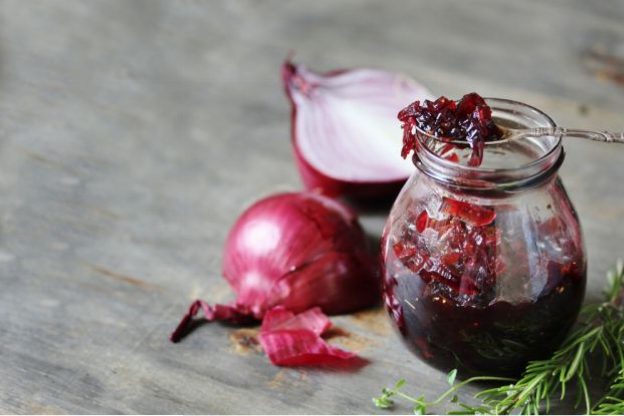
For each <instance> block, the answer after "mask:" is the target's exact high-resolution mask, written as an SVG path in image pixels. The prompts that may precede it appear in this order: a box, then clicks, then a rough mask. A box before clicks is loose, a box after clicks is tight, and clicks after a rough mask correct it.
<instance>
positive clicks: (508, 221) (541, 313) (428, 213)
mask: <svg viewBox="0 0 624 416" xmlns="http://www.w3.org/2000/svg"><path fill="white" fill-rule="evenodd" d="M382 264H383V279H384V300H385V305H386V307H387V309H388V312H389V313H390V316H391V317H392V320H393V321H394V323H395V325H396V327H397V328H398V330H399V332H400V333H401V335H402V337H403V339H404V341H405V342H406V343H407V345H408V346H409V348H410V349H411V350H412V351H414V352H415V353H416V354H417V355H419V356H420V357H421V358H422V359H424V360H425V361H426V362H428V363H430V364H432V365H434V366H435V367H438V368H442V369H445V370H449V369H452V368H460V369H461V370H462V372H463V374H474V373H480V374H517V373H518V372H519V371H520V370H521V369H522V367H523V366H524V365H525V364H526V362H527V361H528V360H532V359H539V358H544V357H546V356H548V354H549V353H550V352H552V351H553V350H554V349H555V348H556V347H557V346H558V345H559V344H560V343H561V341H562V340H563V338H564V337H565V336H566V334H567V332H568V330H569V329H570V327H571V326H572V324H573V323H574V321H575V319H576V317H577V315H578V312H579V310H580V307H581V303H582V300H583V296H584V292H585V282H586V256H585V249H584V244H583V238H582V233H581V228H580V224H579V221H578V218H577V215H576V212H575V210H574V208H573V206H572V203H571V202H570V199H569V198H568V196H567V193H566V191H565V189H564V187H563V185H562V183H561V181H560V179H559V178H558V177H557V175H556V174H554V175H552V176H551V177H550V178H548V179H547V180H545V181H544V182H543V183H542V184H540V185H539V186H534V187H532V188H530V189H523V190H521V191H519V192H515V193H513V194H509V195H505V196H502V197H501V196H500V195H498V196H495V197H488V196H487V195H479V194H478V193H470V194H466V193H463V192H460V191H457V190H453V189H452V187H449V186H447V185H444V184H442V183H440V182H438V181H436V180H434V179H432V178H430V177H428V176H427V175H425V174H423V173H422V172H419V171H416V172H415V173H414V175H413V176H412V177H411V178H410V179H409V180H408V182H407V183H406V185H405V186H404V188H403V190H402V191H401V194H400V195H399V197H398V199H397V201H396V202H395V204H394V206H393V208H392V210H391V213H390V216H389V218H388V221H387V223H386V227H385V229H384V233H383V237H382Z"/></svg>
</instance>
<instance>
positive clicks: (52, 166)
mask: <svg viewBox="0 0 624 416" xmlns="http://www.w3.org/2000/svg"><path fill="white" fill-rule="evenodd" d="M0 19H1V21H0V150H1V151H0V195H2V197H0V288H1V290H0V316H1V317H2V322H3V323H2V325H0V411H1V412H7V413H190V414H194V413H370V412H380V411H378V410H377V409H375V408H373V407H372V404H371V401H370V398H371V396H373V395H375V394H377V393H378V391H379V389H380V388H381V387H382V386H384V385H387V384H390V383H393V382H394V381H395V380H396V379H397V378H399V377H405V378H406V379H407V382H408V385H409V386H410V389H411V390H413V391H417V392H419V393H422V394H425V395H428V396H433V395H434V394H435V393H436V392H438V391H440V389H442V388H444V386H445V383H446V381H445V377H444V375H442V374H440V373H439V372H437V371H435V370H433V369H431V368H429V367H427V366H426V365H425V364H423V363H422V362H420V361H419V360H418V359H416V358H415V357H413V356H412V355H410V354H409V353H408V352H407V350H406V349H405V348H404V347H403V346H402V345H401V343H400V342H399V340H398V338H397V337H396V336H395V335H394V333H393V332H392V331H391V329H390V327H389V326H388V323H387V322H386V318H385V316H384V313H383V312H382V311H380V310H372V311H367V312H362V313H361V314H357V315H353V316H343V317H337V318H336V319H335V323H336V325H337V326H338V327H340V328H342V330H343V331H344V333H343V335H342V336H337V337H336V338H335V339H334V340H333V341H332V342H336V343H337V344H342V345H347V346H350V347H353V348H355V349H357V350H359V351H360V354H361V355H362V356H363V357H365V358H367V359H369V360H370V361H371V363H370V364H369V365H368V366H366V367H364V368H362V369H360V370H359V371H358V372H356V373H345V372H328V371H322V370H314V369H305V370H303V369H280V368H276V367H273V366H271V365H270V364H269V363H268V362H267V360H266V358H265V357H264V356H263V355H261V354H260V353H259V352H258V351H257V350H256V349H254V348H248V349H247V350H245V351H244V353H241V350H240V349H237V347H236V346H235V345H233V344H232V343H233V342H239V340H240V339H244V338H245V337H244V336H242V335H241V333H237V332H236V331H237V329H236V328H228V327H225V326H221V325H216V324H215V325H204V326H202V327H200V328H199V329H198V330H197V331H196V332H195V333H194V334H193V335H192V336H190V337H188V338H187V339H185V340H184V342H182V343H180V344H177V345H172V344H170V343H169V342H168V340H167V335H168V333H169V332H170V331H171V330H172V328H173V326H174V325H175V323H176V321H177V319H178V318H179V317H180V315H181V314H182V313H183V311H184V309H185V308H186V306H187V302H188V301H189V300H190V299H192V298H194V297H196V296H202V297H204V298H206V299H208V300H210V301H219V300H226V299H228V296H230V294H229V292H228V290H227V285H226V284H225V283H224V282H223V280H222V279H221V278H220V276H219V270H220V257H221V249H222V244H223V241H224V238H225V235H226V233H227V230H228V228H229V226H230V225H231V224H232V222H233V221H234V219H235V218H236V216H237V215H238V214H239V213H240V212H241V211H242V209H243V208H244V207H245V206H247V205H249V204H250V203H251V202H253V201H254V200H256V199H258V198H259V197H261V196H263V195H267V194H270V193H273V192H276V191H283V190H295V189H299V188H300V187H301V185H300V182H299V179H298V177H297V173H296V171H295V168H294V165H293V161H292V157H291V148H290V142H289V109H288V106H287V102H286V100H285V98H284V96H283V93H282V89H281V86H280V83H279V77H278V68H279V65H280V63H281V61H282V60H283V59H284V57H285V56H286V55H287V54H288V52H289V51H290V50H295V51H296V58H297V59H298V60H300V61H303V62H306V63H307V64H309V66H311V67H313V68H316V69H319V70H327V69H332V68H337V67H345V66H347V67H352V66H366V67H368V66H371V67H384V68H388V69H392V70H396V71H402V72H405V73H407V74H409V75H411V76H413V77H414V78H416V79H418V80H420V81H421V82H423V83H424V84H426V85H428V86H429V87H430V88H431V89H432V90H433V91H434V92H435V93H437V94H447V95H450V96H458V95H461V94H463V93H465V92H467V91H473V90H476V91H479V92H480V93H482V94H484V95H487V96H502V97H510V98H515V99H518V100H521V101H525V102H527V103H530V104H533V105H535V106H538V107H540V108H542V109H543V110H545V111H546V112H548V113H549V114H551V115H552V116H553V117H554V118H555V120H557V121H558V122H559V123H560V124H562V125H566V126H575V127H581V128H587V127H593V128H609V129H621V128H624V122H623V118H622V113H623V111H624V88H623V86H622V84H621V82H619V80H620V79H621V72H618V71H622V68H621V67H620V66H618V62H621V60H622V58H623V56H624V55H623V54H624V52H623V51H624V26H623V25H622V23H621V22H622V19H624V2H621V1H611V2H585V1H582V0H575V1H563V0H560V1H550V2H541V1H537V0H531V1H523V2H513V3H511V2H504V3H503V2H495V1H471V2H463V1H449V0H438V1H435V2H428V1H411V2H408V1H398V2H376V1H373V0H367V1H355V0H346V1H341V2H334V1H329V0H321V1H314V2H303V1H294V2H288V3H286V2H281V1H277V0H272V1H263V2H254V1H227V2H225V1H223V2H208V1H206V2H201V1H175V2H166V1H133V2H127V1H123V0H112V1H93V2H81V1H69V0H61V1H56V2H22V1H19V0H14V1H2V2H0ZM618 74H619V75H618ZM566 150H567V160H566V163H565V165H564V167H563V169H562V171H561V175H562V178H563V180H564V182H565V184H566V185H567V188H568V190H569V192H570V195H571V197H572V199H573V201H574V202H575V204H576V206H577V208H578V211H579V214H580V217H581V218H582V222H583V225H584V231H585V236H586V240H587V246H588V251H589V259H590V282H589V293H588V297H590V298H592V297H596V296H597V294H598V293H599V290H600V288H601V287H602V284H603V275H604V272H605V270H606V269H607V268H608V267H609V266H610V265H611V264H612V263H613V262H614V260H615V259H616V258H617V257H618V256H619V257H622V256H624V249H623V247H624V226H623V225H622V224H623V223H622V217H623V216H624V186H623V185H622V184H623V183H624V168H623V167H622V162H621V160H622V157H624V149H622V148H616V147H615V146H613V147H610V146H606V145H605V146H601V145H596V144H594V143H582V142H573V141H570V143H569V145H566ZM383 222H384V214H383V213H377V214H370V215H366V216H365V217H364V218H363V223H364V224H365V226H366V228H367V230H368V231H369V232H370V233H372V234H373V235H375V234H377V235H378V234H379V232H380V230H381V227H382V226H383ZM344 334H348V335H344ZM243 335H244V334H243ZM241 337H242V338H241ZM341 338H342V339H341ZM233 340H234V341H233ZM466 394H468V392H466ZM408 410H409V409H407V408H399V409H398V411H400V412H407V411H408ZM442 410H443V409H442ZM564 410H565V409H564ZM568 410H569V409H568ZM380 413H381V412H380Z"/></svg>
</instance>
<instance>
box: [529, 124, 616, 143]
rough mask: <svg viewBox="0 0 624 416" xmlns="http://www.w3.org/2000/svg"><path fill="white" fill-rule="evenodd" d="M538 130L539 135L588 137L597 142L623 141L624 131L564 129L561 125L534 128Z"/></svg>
mask: <svg viewBox="0 0 624 416" xmlns="http://www.w3.org/2000/svg"><path fill="white" fill-rule="evenodd" d="M535 130H537V131H538V132H539V135H541V136H546V135H549V136H551V135H552V136H559V135H561V136H567V137H578V138H580V139H589V140H596V141H599V142H607V143H624V131H623V132H615V131H607V130H600V131H593V130H580V129H566V128H563V127H557V128H554V129H535Z"/></svg>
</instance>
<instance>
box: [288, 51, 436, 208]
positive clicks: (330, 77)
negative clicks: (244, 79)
mask: <svg viewBox="0 0 624 416" xmlns="http://www.w3.org/2000/svg"><path fill="white" fill-rule="evenodd" d="M282 79H283V82H284V88H285V90H286V95H287V96H288V98H289V100H290V102H291V105H292V117H291V124H292V125H291V133H292V140H293V146H294V153H295V160H296V163H297V167H298V169H299V173H300V175H301V178H302V180H303V182H304V184H305V186H306V188H307V189H310V190H311V189H318V190H320V191H321V192H322V193H323V194H325V195H328V196H333V197H335V196H348V197H353V198H359V199H372V198H384V197H389V196H395V195H396V194H397V193H398V191H399V190H400V188H401V186H402V185H403V183H404V182H405V180H406V179H407V178H408V177H409V176H410V174H411V173H412V172H413V170H414V166H413V164H412V163H411V162H410V161H403V160H401V159H400V158H397V157H396V155H397V154H399V153H400V151H401V140H402V134H401V132H400V129H399V128H398V126H397V125H396V114H397V113H398V111H399V110H401V109H402V108H403V107H405V106H406V105H407V104H409V103H410V102H412V101H414V100H415V99H421V100H422V99H427V98H432V97H431V94H430V93H429V91H428V90H427V89H425V88H424V87H423V86H421V85H419V84H417V83H416V82H414V81H412V80H411V79H409V78H407V77H405V76H403V75H400V74H396V73H392V72H387V71H382V70H376V69H353V70H342V71H332V72H328V73H325V74H318V73H315V72H312V71H309V70H308V69H306V68H305V67H304V66H302V65H295V64H294V63H292V62H290V61H287V62H285V63H284V65H283V66H282Z"/></svg>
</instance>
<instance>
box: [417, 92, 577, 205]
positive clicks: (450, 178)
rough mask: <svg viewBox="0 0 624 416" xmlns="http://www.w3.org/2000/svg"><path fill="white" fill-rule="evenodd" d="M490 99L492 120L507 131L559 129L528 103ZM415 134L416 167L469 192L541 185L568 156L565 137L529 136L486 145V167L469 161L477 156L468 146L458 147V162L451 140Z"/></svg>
mask: <svg viewBox="0 0 624 416" xmlns="http://www.w3.org/2000/svg"><path fill="white" fill-rule="evenodd" d="M485 100H486V102H487V104H488V106H489V107H490V109H491V110H492V119H493V120H494V122H495V123H496V124H497V125H499V126H501V127H503V128H505V127H506V128H512V129H535V128H547V129H552V128H554V127H556V124H555V122H554V121H553V120H552V119H551V118H550V117H549V116H548V115H547V114H545V113H544V112H542V111H540V110H538V109H537V108H534V107H531V106H529V105H527V104H524V103H520V102H517V101H511V100H505V99H499V98H486V99H485ZM415 136H416V138H417V146H416V151H415V153H414V156H413V161H414V164H415V165H416V167H417V168H418V169H419V170H420V171H421V172H422V173H424V174H425V175H427V176H428V177H430V178H432V179H433V180H435V181H436V182H438V183H441V184H443V185H446V186H448V187H450V188H453V189H456V190H458V191H461V192H465V193H487V194H494V195H495V194H502V195H506V194H512V193H517V192H521V191H524V190H527V189H530V188H534V187H537V186H540V185H542V184H544V183H545V182H548V181H549V180H551V179H552V178H554V177H555V176H556V174H557V171H558V170H559V167H560V166H561V164H562V163H563V160H564V158H565V152H564V150H563V147H562V145H561V136H536V137H530V136H524V137H523V138H522V139H508V140H497V141H493V142H486V143H485V146H484V149H483V154H482V156H483V158H482V159H483V163H482V164H481V165H480V166H470V164H469V163H466V161H467V160H469V156H470V155H471V153H472V149H471V148H470V146H469V145H468V143H466V144H465V145H456V144H455V145H453V152H454V153H455V158H454V159H455V160H454V161H453V160H449V158H448V153H447V152H448V148H449V142H445V141H443V140H440V139H439V138H438V137H435V136H432V135H430V134H428V133H427V132H424V131H422V130H420V129H418V128H416V131H415ZM445 155H446V156H445ZM458 160H459V162H458Z"/></svg>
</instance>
